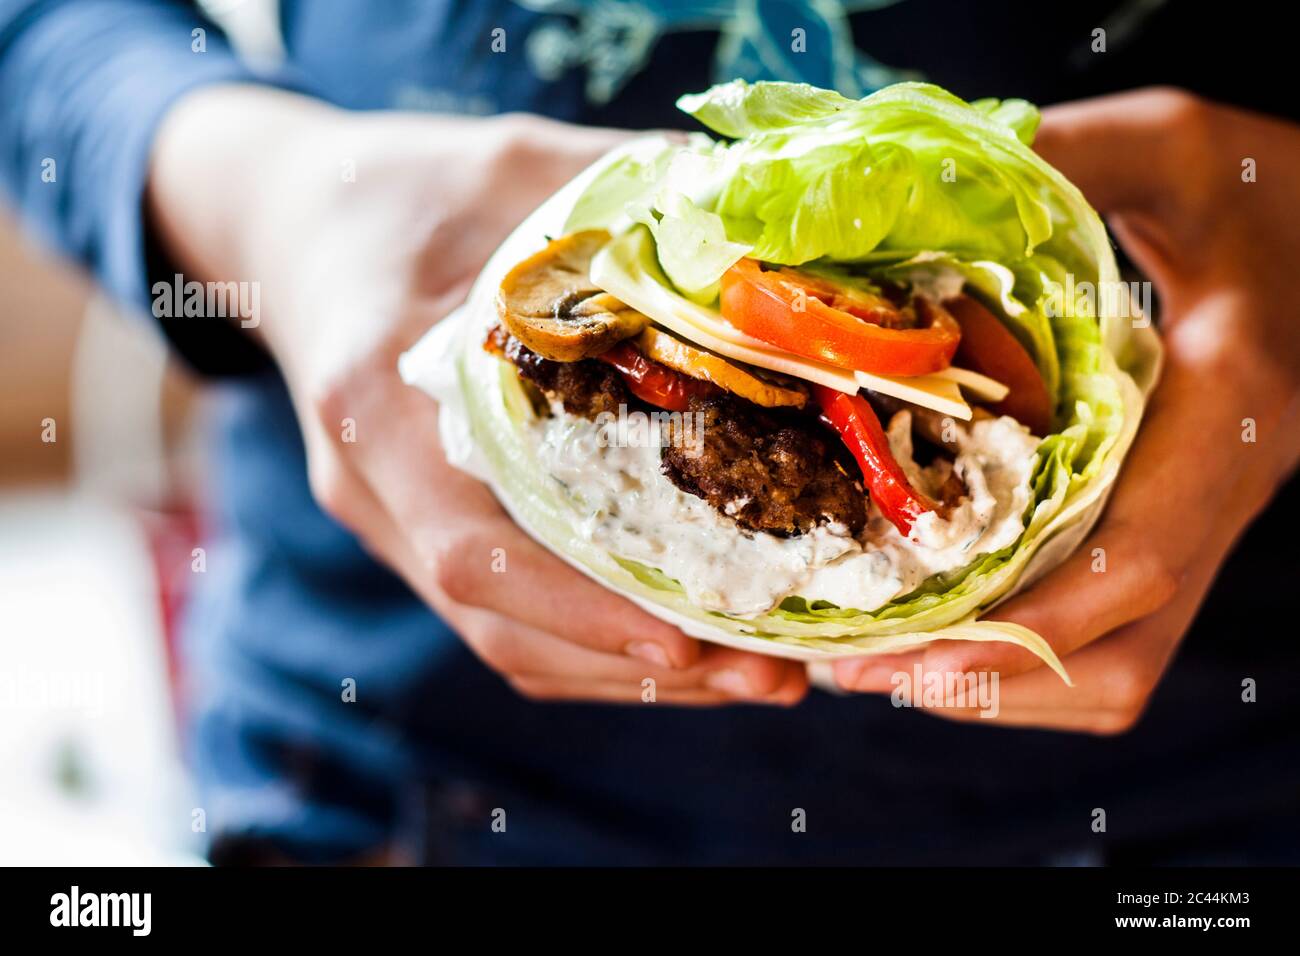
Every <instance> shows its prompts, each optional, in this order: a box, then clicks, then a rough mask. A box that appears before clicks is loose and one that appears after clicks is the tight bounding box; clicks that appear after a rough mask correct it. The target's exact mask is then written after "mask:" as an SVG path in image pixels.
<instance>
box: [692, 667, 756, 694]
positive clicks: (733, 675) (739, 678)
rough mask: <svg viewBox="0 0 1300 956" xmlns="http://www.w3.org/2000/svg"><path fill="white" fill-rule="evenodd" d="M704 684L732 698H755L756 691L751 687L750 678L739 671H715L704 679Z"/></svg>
mask: <svg viewBox="0 0 1300 956" xmlns="http://www.w3.org/2000/svg"><path fill="white" fill-rule="evenodd" d="M704 684H705V686H706V687H709V688H712V689H713V690H719V691H722V693H724V694H730V695H731V696H732V697H753V696H754V689H753V688H752V687H750V686H749V678H747V677H746V676H745V675H744V674H742V673H741V672H740V671H737V670H722V671H714V672H713V673H712V674H709V675H707V676H706V677H705V678H704Z"/></svg>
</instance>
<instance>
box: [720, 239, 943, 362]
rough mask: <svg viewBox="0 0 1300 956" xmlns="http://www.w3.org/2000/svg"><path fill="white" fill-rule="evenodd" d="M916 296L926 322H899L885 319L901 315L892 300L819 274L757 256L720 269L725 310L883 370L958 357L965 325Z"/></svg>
mask: <svg viewBox="0 0 1300 956" xmlns="http://www.w3.org/2000/svg"><path fill="white" fill-rule="evenodd" d="M827 300H829V301H827ZM915 301H916V302H917V308H918V312H919V313H920V315H921V318H922V319H928V320H929V321H928V324H927V325H926V326H925V327H923V328H919V329H894V328H886V327H885V323H887V322H889V321H891V320H893V319H896V318H897V316H898V310H897V309H895V308H894V307H893V306H892V305H891V304H890V303H889V301H888V300H886V299H884V298H881V297H880V296H875V295H872V294H871V293H868V292H862V291H859V290H849V289H843V290H838V289H836V287H835V286H834V285H833V284H832V283H830V282H829V281H828V280H824V279H822V278H820V277H815V276H809V275H807V274H805V273H800V272H798V271H796V270H793V269H782V270H780V271H775V272H765V271H763V270H762V269H761V268H760V267H759V264H758V263H757V262H755V261H754V260H753V259H741V260H740V261H739V262H737V263H736V264H735V265H734V266H732V267H731V268H730V269H728V270H727V271H726V273H725V274H724V275H723V277H722V315H723V317H724V318H725V319H726V320H727V321H728V322H730V323H731V324H732V325H734V326H735V327H736V328H738V329H740V330H741V331H742V332H745V333H747V334H749V335H752V336H753V337H754V338H756V339H762V340H763V341H764V342H767V343H768V344H770V345H775V346H777V347H778V348H782V349H785V350H786V351H787V352H792V353H794V354H795V355H802V356H804V357H806V358H811V359H817V360H818V361H822V362H827V363H829V364H831V365H836V366H839V367H840V368H848V369H861V370H862V371H864V372H874V373H876V374H878V375H928V374H930V373H931V372H938V371H940V370H941V369H945V368H947V367H948V366H949V365H951V364H952V356H953V353H955V352H956V351H957V343H958V342H959V341H960V339H961V329H960V327H959V326H958V325H957V323H956V322H955V321H954V320H953V318H952V316H950V315H949V314H948V313H947V312H946V311H945V310H944V309H943V308H942V307H941V306H939V305H938V304H936V303H933V302H929V301H928V300H926V299H923V298H920V297H917V299H916V300H915Z"/></svg>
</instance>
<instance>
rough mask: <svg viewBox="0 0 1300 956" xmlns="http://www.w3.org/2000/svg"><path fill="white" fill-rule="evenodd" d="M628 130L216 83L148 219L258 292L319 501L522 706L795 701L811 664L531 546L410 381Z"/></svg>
mask: <svg viewBox="0 0 1300 956" xmlns="http://www.w3.org/2000/svg"><path fill="white" fill-rule="evenodd" d="M227 130H239V136H238V137H229V136H224V137H223V136H222V135H221V134H222V132H223V131H227ZM624 135H625V134H622V133H616V132H613V131H609V130H592V129H584V128H581V127H575V126H568V125H565V124H561V123H555V122H551V121H547V120H542V119H538V118H533V117H525V116H504V117H497V118H490V119H476V118H451V117H433V116H425V115H415V114H402V113H375V114H355V113H344V112H341V111H337V110H334V109H331V108H328V107H325V106H322V105H320V104H318V103H316V102H314V101H312V100H308V99H304V98H302V97H298V96H294V95H291V94H286V93H280V92H276V91H272V90H266V89H261V88H257V87H215V88H211V89H208V90H203V91H200V92H197V93H194V94H191V95H189V96H188V97H186V98H184V99H182V100H181V101H180V102H179V103H178V104H177V105H176V106H175V107H174V108H173V109H172V111H171V113H170V114H169V115H168V116H167V117H166V119H165V120H164V123H163V125H162V128H161V129H160V131H159V135H158V138H157V141H156V143H155V146H154V152H153V157H152V166H151V173H150V181H149V189H148V197H147V202H148V209H149V214H150V217H151V223H152V226H153V228H154V229H155V230H156V232H157V234H158V236H159V238H160V239H161V240H162V242H163V243H164V246H165V248H167V249H168V251H169V253H170V254H171V255H172V256H173V258H175V259H176V260H177V261H178V262H179V264H180V265H181V266H182V267H183V268H184V269H185V270H186V271H187V273H189V275H187V279H188V278H197V279H199V280H201V281H202V280H222V281H228V280H242V281H256V282H259V283H260V285H261V306H262V312H263V314H264V318H263V319H262V321H261V324H260V326H259V327H258V329H257V330H256V331H257V334H258V335H259V337H260V339H261V341H262V342H263V344H264V345H265V346H266V347H267V349H268V350H269V351H270V353H271V354H272V356H273V357H274V358H275V360H276V362H277V364H278V365H279V367H280V369H281V371H282V372H283V374H284V376H285V380H286V382H287V384H288V387H289V391H290V394H291V395H292V397H293V401H294V403H295V408H296V411H297V415H298V420H299V423H300V425H301V428H302V431H303V437H304V441H305V443H306V447H307V458H308V463H309V469H310V477H311V485H312V489H313V492H314V494H315V495H316V497H317V499H318V501H319V502H320V504H321V505H322V506H323V507H324V508H325V510H326V511H328V512H329V513H330V514H331V515H333V516H334V517H335V518H337V519H338V520H339V521H340V522H342V523H343V524H345V525H346V526H348V527H349V528H350V529H352V530H353V531H354V532H355V533H356V534H357V535H358V537H359V538H360V539H361V540H362V541H363V542H364V543H365V545H366V546H367V547H368V548H369V549H370V550H371V551H372V552H373V553H374V554H376V555H377V556H378V557H379V558H381V559H382V560H383V561H384V562H386V563H387V564H388V565H390V566H391V567H392V568H394V569H395V570H396V571H397V572H398V573H400V574H401V575H402V577H403V578H405V580H406V581H407V582H408V583H409V584H410V586H411V587H412V588H413V589H414V590H415V592H416V593H417V594H419V595H420V596H421V597H422V598H423V599H424V600H425V601H426V602H427V603H428V604H429V605H430V606H431V607H433V608H434V609H435V610H436V611H437V612H438V613H439V614H440V615H441V616H442V617H443V618H444V619H445V620H446V621H448V622H449V623H450V624H451V625H452V627H454V628H455V629H456V631H457V632H458V633H459V634H460V635H461V636H462V637H463V638H464V640H465V641H466V643H467V644H468V645H469V647H470V648H471V649H472V650H473V651H474V652H475V653H476V654H477V655H478V656H479V657H480V658H481V659H482V660H483V661H484V662H485V663H487V664H488V665H489V666H490V667H492V668H494V669H495V670H497V671H498V672H499V673H500V674H501V675H502V676H503V677H505V679H506V680H508V681H509V682H510V684H511V685H512V686H513V687H515V688H516V689H517V690H518V691H519V692H521V693H523V694H525V695H527V696H529V697H533V698H537V699H548V700H551V699H565V700H593V701H626V702H638V701H641V700H642V694H643V684H642V681H643V680H644V679H646V678H652V679H653V680H654V681H655V695H656V699H657V700H659V701H667V702H673V703H682V704H717V703H724V702H729V701H735V700H738V699H744V700H761V701H765V702H769V703H780V704H791V703H794V702H796V701H798V700H799V699H801V698H802V697H803V695H804V694H805V692H806V691H807V678H806V676H805V673H804V670H803V668H802V666H800V665H798V664H796V663H793V662H790V661H783V660H778V659H775V658H770V657H762V656H757V655H752V654H745V653H742V652H739V651H733V650H730V649H727V648H722V647H717V646H708V647H701V645H700V644H699V643H698V642H697V641H695V640H693V639H691V638H689V637H687V636H686V635H684V634H683V633H682V632H681V631H679V630H678V629H677V628H675V627H672V626H670V625H668V624H665V623H664V622H662V621H659V620H658V619H656V618H654V617H652V616H650V615H649V614H647V613H645V612H643V611H641V610H640V609H638V608H637V607H635V606H634V605H633V604H631V603H630V602H628V601H627V600H625V599H623V598H621V597H619V596H617V595H615V594H613V593H611V592H609V591H607V590H605V589H604V588H603V587H601V586H600V585H598V584H596V583H594V582H592V581H591V580H589V579H587V578H586V577H584V576H583V575H581V574H580V573H579V572H577V571H575V570H573V569H572V568H570V567H568V566H567V565H565V564H564V563H563V562H562V561H560V560H559V559H558V558H556V557H554V556H553V555H551V554H550V553H549V552H547V551H546V550H545V549H544V548H542V547H541V546H539V545H538V544H536V543H535V542H534V541H532V540H531V539H530V538H528V537H527V536H526V535H525V534H523V533H522V532H521V531H520V530H519V529H518V527H516V526H515V525H514V523H513V522H512V521H511V520H510V519H509V518H508V517H507V516H506V514H505V513H504V512H503V511H502V510H501V508H500V506H499V505H498V504H497V502H496V500H495V499H494V498H493V496H492V494H491V492H489V491H488V489H487V488H485V487H484V486H483V485H481V484H479V483H478V482H476V481H474V480H473V479H471V478H469V477H468V476H466V475H465V474H463V473H461V472H459V471H457V470H456V469H454V468H452V467H451V466H449V465H448V463H447V461H446V459H445V458H444V457H443V454H442V451H441V446H440V444H439V440H438V433H437V415H436V407H435V405H434V403H433V402H432V401H431V400H430V399H429V398H428V397H427V396H425V395H424V394H422V393H419V392H417V391H416V390H414V389H412V388H410V387H408V386H406V385H404V384H403V383H402V382H401V380H400V379H399V378H398V375H397V368H396V366H397V356H398V355H399V354H400V353H401V352H402V351H403V350H405V349H406V348H408V347H409V346H410V345H411V344H412V343H414V342H415V340H416V339H418V338H419V337H420V335H422V334H423V333H424V332H425V331H426V330H427V329H428V328H429V327H430V326H432V325H433V324H434V323H435V322H438V321H439V320H441V319H442V318H443V317H444V316H445V315H446V314H447V313H448V312H449V311H451V309H453V308H454V307H455V306H456V305H458V304H459V303H460V301H461V300H462V299H463V298H464V295H465V292H466V291H467V289H468V286H469V283H470V282H471V281H472V280H473V278H474V277H475V276H476V275H477V273H478V271H479V269H480V268H481V267H482V265H483V263H484V262H485V261H486V259H487V257H488V255H489V254H490V253H491V252H492V251H493V250H494V249H495V248H496V247H497V245H498V244H499V243H500V242H501V240H502V239H504V238H505V236H506V235H507V234H508V233H509V232H510V230H511V229H513V228H514V226H515V225H517V224H518V223H519V222H520V221H522V220H523V219H524V217H525V216H527V214H528V213H529V212H531V211H532V210H533V209H534V208H535V207H536V206H537V205H538V204H540V203H541V201H542V200H544V199H545V198H546V197H547V196H549V195H550V194H551V193H553V192H554V191H555V190H556V189H557V188H559V187H560V186H561V185H562V184H563V183H565V182H566V181H568V180H569V179H570V178H572V177H573V175H574V174H576V173H577V172H578V171H579V170H581V169H582V168H583V167H585V166H586V165H588V164H589V163H590V162H591V161H592V160H594V159H595V158H597V157H598V156H599V155H600V154H601V153H603V152H605V151H606V150H608V149H609V148H611V147H612V146H613V145H615V144H616V143H617V142H618V141H619V139H620V138H621V137H622V136H624ZM350 170H352V171H355V175H354V177H349V176H348V175H347V173H348V172H349V171H350ZM210 321H215V320H210ZM349 439H353V440H349ZM498 549H500V550H498ZM494 557H495V558H497V559H498V561H499V560H500V559H503V560H504V562H505V571H504V573H494V571H493V562H494ZM498 566H499V565H498Z"/></svg>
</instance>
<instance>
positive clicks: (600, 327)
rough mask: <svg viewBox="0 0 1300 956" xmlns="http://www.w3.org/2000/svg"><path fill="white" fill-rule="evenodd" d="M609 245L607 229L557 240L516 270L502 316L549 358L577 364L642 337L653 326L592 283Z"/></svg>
mask: <svg viewBox="0 0 1300 956" xmlns="http://www.w3.org/2000/svg"><path fill="white" fill-rule="evenodd" d="M607 242H609V233H607V232H605V231H604V230H603V229H592V230H587V231H585V232H575V233H571V234H570V235H567V236H561V237H560V238H559V239H552V240H551V241H550V242H549V243H548V244H547V246H546V248H545V249H543V250H542V251H541V252H538V253H537V254H535V255H532V256H529V257H528V258H527V259H525V260H524V261H523V262H521V263H519V264H518V265H517V266H515V267H514V268H513V269H511V270H510V271H509V272H508V273H507V274H506V277H505V278H504V279H503V280H502V281H501V288H500V289H499V290H498V291H497V314H498V315H499V316H500V317H501V321H502V322H504V323H505V325H506V328H508V329H509V330H510V332H511V334H513V335H514V337H515V338H517V339H519V341H521V342H523V343H524V345H526V346H528V348H530V349H531V350H532V351H534V352H536V353H537V354H538V355H540V356H542V357H543V358H548V359H552V360H554V361H556V362H576V361H578V360H579V359H584V358H590V357H591V356H593V355H598V354H600V353H601V352H604V351H605V350H606V349H608V348H610V347H612V346H614V345H616V344H617V343H619V342H621V341H622V340H623V339H626V338H630V337H631V336H633V335H636V334H637V333H638V332H639V331H641V329H643V328H645V326H646V323H647V322H648V321H649V320H648V319H646V317H645V316H644V315H642V314H641V313H640V312H638V311H636V310H635V309H632V308H629V307H628V306H626V305H624V304H623V303H622V302H620V301H619V300H618V299H616V298H614V297H613V296H612V295H610V294H609V293H608V292H605V291H603V290H601V289H598V288H597V287H596V286H594V285H593V284H592V282H591V278H590V276H589V271H590V269H591V258H592V256H594V255H595V254H596V252H597V251H598V250H599V249H600V247H601V246H603V245H605V243H607Z"/></svg>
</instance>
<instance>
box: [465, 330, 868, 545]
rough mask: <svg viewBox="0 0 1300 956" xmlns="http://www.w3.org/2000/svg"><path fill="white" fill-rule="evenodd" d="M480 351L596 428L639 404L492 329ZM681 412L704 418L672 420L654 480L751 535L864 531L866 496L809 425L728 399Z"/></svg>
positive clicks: (592, 363)
mask: <svg viewBox="0 0 1300 956" xmlns="http://www.w3.org/2000/svg"><path fill="white" fill-rule="evenodd" d="M484 347H485V348H487V349H488V350H489V351H491V352H494V353H495V354H497V355H500V356H502V357H503V358H505V359H507V360H508V361H509V362H511V363H512V364H513V365H514V366H515V367H516V368H517V369H519V376H520V378H522V379H524V380H525V381H527V382H531V383H532V384H533V385H535V386H536V387H537V388H539V389H540V390H541V391H542V392H543V393H544V394H545V395H546V397H547V398H549V399H552V400H558V401H559V402H560V403H561V404H562V405H563V406H564V410H565V411H566V412H568V413H569V414H570V415H578V416H580V417H582V418H587V419H591V420H595V418H596V416H597V415H599V414H600V413H601V412H609V413H610V414H614V415H617V414H618V409H619V406H620V405H623V406H626V407H636V406H637V405H638V404H639V402H637V400H636V398H635V397H634V396H633V395H632V393H631V392H630V391H628V388H627V386H626V385H625V384H623V379H622V376H621V375H620V374H619V373H618V371H617V370H615V369H614V368H612V367H610V366H609V365H606V364H605V363H603V362H599V361H596V360H594V359H582V360H580V361H577V362H554V361H551V360H550V359H546V358H542V356H540V355H538V354H537V353H536V352H533V351H531V350H530V349H529V348H528V347H527V346H525V345H524V344H523V343H522V342H520V341H519V340H518V339H517V338H515V337H514V336H512V335H510V334H509V333H507V332H506V331H505V330H504V329H501V328H500V327H499V326H498V327H496V328H494V329H493V330H492V331H491V332H490V333H489V335H488V339H487V341H486V342H485V343H484ZM690 412H692V413H694V412H699V413H701V414H702V415H703V419H702V427H698V428H697V427H696V422H695V420H694V419H692V420H691V421H689V422H686V421H685V420H684V419H683V418H682V417H681V416H673V417H671V418H670V419H669V423H668V425H667V426H666V427H667V434H666V435H665V436H664V441H665V447H664V449H663V473H664V475H665V476H667V478H668V480H669V481H671V482H672V483H673V484H674V485H676V486H677V487H678V488H680V489H681V490H682V491H685V492H686V493H687V494H692V495H695V496H697V497H699V498H703V499H704V500H705V501H707V502H708V503H709V504H711V505H712V506H713V507H714V508H717V509H718V510H719V511H720V512H722V513H723V514H725V515H727V516H728V517H730V518H733V519H734V520H735V521H736V523H737V524H739V525H740V526H741V527H743V528H748V529H750V530H752V531H768V532H771V533H773V534H780V535H793V534H801V533H803V532H805V531H809V530H811V529H812V528H814V527H816V526H817V525H818V524H821V523H822V522H824V521H836V522H840V523H841V524H844V525H845V526H847V527H848V529H849V530H850V531H851V532H852V533H853V534H857V533H858V532H859V531H861V530H862V528H863V526H864V525H865V524H866V520H867V496H866V493H865V492H864V491H863V490H862V487H861V485H860V484H858V482H857V481H855V480H854V479H852V478H850V477H849V473H848V472H846V471H845V469H844V467H843V466H842V465H841V464H840V463H839V462H838V461H837V460H836V459H835V457H834V455H833V454H832V452H831V447H832V446H830V445H828V443H827V442H826V441H823V438H822V435H821V431H822V429H821V426H820V425H819V424H818V423H817V422H816V420H815V419H812V418H810V417H808V416H805V415H798V414H797V413H794V412H784V411H782V412H771V411H768V410H766V409H763V408H760V407H759V406H757V405H755V404H753V403H752V402H747V401H745V400H744V399H740V398H736V397H734V396H731V395H727V394H719V395H717V396H714V397H710V398H707V399H703V398H693V399H691V405H690ZM687 427H689V431H684V429H686V428H687Z"/></svg>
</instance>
